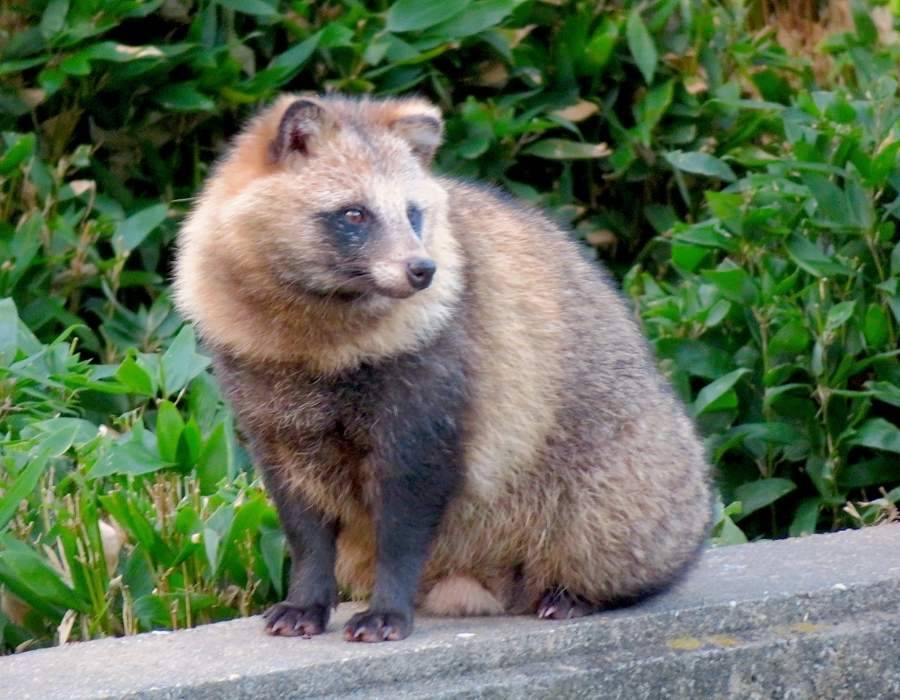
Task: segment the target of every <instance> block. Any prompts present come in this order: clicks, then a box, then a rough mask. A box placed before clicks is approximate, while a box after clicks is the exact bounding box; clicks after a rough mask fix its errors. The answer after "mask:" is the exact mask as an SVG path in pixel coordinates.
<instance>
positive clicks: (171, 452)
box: [156, 400, 184, 463]
mask: <svg viewBox="0 0 900 700" xmlns="http://www.w3.org/2000/svg"><path fill="white" fill-rule="evenodd" d="M182 430H184V419H183V418H182V417H181V414H180V413H179V412H178V409H177V408H176V407H175V404H173V403H172V402H171V401H166V400H163V401H160V402H159V409H158V410H157V413H156V444H157V447H158V450H159V456H160V457H162V458H163V459H164V460H165V461H166V462H173V463H174V462H177V461H178V440H179V439H180V438H181V431H182Z"/></svg>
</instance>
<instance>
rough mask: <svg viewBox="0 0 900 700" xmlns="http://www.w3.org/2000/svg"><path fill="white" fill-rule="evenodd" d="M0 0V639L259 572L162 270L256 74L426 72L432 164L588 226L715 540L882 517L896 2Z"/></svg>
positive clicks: (249, 520) (256, 511) (261, 507)
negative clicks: (684, 450) (441, 136)
mask: <svg viewBox="0 0 900 700" xmlns="http://www.w3.org/2000/svg"><path fill="white" fill-rule="evenodd" d="M0 7H2V14H0V132H2V140H0V192H2V201H0V207H2V211H3V216H2V218H0V299H2V301H0V603H2V604H0V651H3V650H7V651H9V650H13V649H16V648H20V649H26V648H30V647H32V646H35V645H40V644H47V643H58V642H61V641H65V640H69V639H84V638H91V637H95V636H100V635H104V634H121V633H132V632H135V631H139V630H146V629H151V628H156V627H168V628H177V627H184V626H190V625H193V624H198V623H201V622H208V621H213V620H218V619H224V618H228V617H232V616H234V615H239V614H248V613H251V612H254V611H257V610H259V609H260V608H261V607H262V606H264V605H265V604H266V603H267V602H271V601H273V600H276V599H278V598H279V597H280V596H281V595H282V593H283V589H284V585H285V575H286V567H285V551H284V538H283V535H282V533H281V531H280V529H279V527H278V524H277V518H276V516H275V513H274V510H273V508H272V507H271V505H270V504H269V503H268V501H267V499H266V498H265V495H264V494H263V492H262V490H261V488H260V486H259V484H258V482H257V481H256V480H255V477H254V475H253V472H252V469H251V467H250V464H249V461H248V459H247V456H246V453H245V452H244V451H243V449H242V448H241V445H240V438H239V435H237V434H236V432H235V428H234V425H233V421H232V415H231V413H230V411H229V409H228V407H227V406H226V405H224V403H223V401H222V397H221V394H220V391H219V388H218V386H217V384H216V382H215V380H214V378H213V377H212V376H211V375H210V374H209V373H208V371H207V365H208V362H207V360H206V358H205V357H204V356H203V354H202V349H198V348H197V346H196V342H195V338H194V335H193V333H192V332H191V330H190V329H189V328H186V327H183V324H182V321H181V319H179V318H178V316H177V315H176V314H175V313H174V312H173V310H172V307H171V303H170V300H169V297H168V295H167V280H168V276H169V263H170V260H171V250H172V243H173V240H174V237H175V232H176V230H177V226H178V222H179V221H180V219H181V217H182V216H183V215H184V213H185V212H186V210H187V209H188V207H189V206H190V201H191V197H192V196H193V195H194V194H195V192H196V191H197V188H198V187H199V185H200V183H201V182H202V181H203V179H204V178H205V177H206V175H207V173H208V171H209V168H210V164H211V163H212V162H213V161H214V159H215V158H216V156H217V155H218V154H219V153H221V151H222V148H223V147H224V145H225V142H226V140H227V138H228V136H229V135H230V134H233V133H234V132H235V130H236V129H238V128H239V126H240V124H241V122H242V121H243V120H244V119H245V118H246V117H247V116H248V115H249V114H251V113H252V112H253V110H254V108H255V106H256V105H258V104H259V103H260V102H264V101H266V100H268V99H271V98H272V97H273V96H274V95H276V94H277V93H278V92H279V91H282V90H340V91H344V92H350V93H363V92H374V93H377V94H394V93H403V92H409V91H416V92H419V93H421V94H424V95H427V96H428V97H430V98H431V99H433V100H435V101H436V102H437V103H438V104H440V106H441V107H442V108H443V110H444V111H445V114H446V118H447V145H446V146H445V147H444V148H443V150H442V151H441V154H440V157H439V162H438V167H439V168H440V169H441V170H443V171H445V172H448V173H452V174H456V175H459V176H462V177H468V178H479V179H484V180H488V181H492V182H496V183H498V184H501V185H502V186H504V187H505V188H507V189H508V190H510V191H512V192H513V193H515V194H517V195H519V196H521V197H524V198H526V199H529V200H533V201H535V202H537V203H539V204H540V205H542V206H544V207H546V208H548V209H549V210H550V211H551V213H552V214H553V215H554V216H555V217H556V218H558V219H559V220H560V221H561V222H563V223H564V224H566V225H568V226H569V227H570V228H571V229H572V231H573V235H574V236H575V237H577V238H578V239H579V240H581V241H582V242H583V244H584V245H587V246H590V247H592V248H594V249H595V250H596V251H597V254H598V257H600V258H602V259H604V260H605V261H606V262H607V264H608V265H610V266H611V267H612V269H613V270H614V271H615V272H616V273H617V275H618V276H619V278H620V279H621V280H622V282H623V286H624V289H625V291H626V293H627V294H628V295H629V296H630V297H631V298H632V300H633V302H634V306H635V310H636V313H637V314H639V316H640V318H641V319H642V321H643V323H644V326H645V328H646V329H647V332H648V334H649V337H650V338H651V341H652V343H653V345H654V347H655V349H656V352H657V355H658V357H659V359H660V362H661V364H662V366H663V368H664V370H665V371H666V372H667V374H668V375H669V376H670V377H671V378H672V381H673V383H674V385H675V387H676V389H677V391H678V392H679V394H680V395H681V396H682V397H683V398H684V400H685V402H687V403H688V405H689V406H690V407H691V410H692V411H693V413H694V415H696V417H697V420H698V422H699V424H700V426H701V429H702V431H703V433H704V436H705V437H706V439H707V444H708V447H709V451H710V455H711V458H712V460H713V461H714V463H715V465H716V474H717V479H718V483H719V485H720V487H721V494H722V499H721V504H720V505H721V507H720V513H719V516H718V522H717V526H716V531H715V533H714V535H715V539H716V541H718V542H721V543H734V542H741V541H745V540H746V539H747V538H751V539H752V538H759V537H780V536H784V535H787V534H791V535H799V534H803V533H809V532H812V531H815V530H820V531H825V530H829V529H833V528H838V527H844V526H848V525H849V526H858V525H864V524H872V523H875V522H879V521H882V520H885V519H890V518H896V516H897V510H896V505H895V504H896V503H897V501H898V500H900V489H898V484H900V429H898V427H897V424H898V416H900V366H898V361H897V354H898V350H897V338H898V323H900V289H898V279H900V243H898V236H897V233H896V226H897V219H898V216H900V199H898V191H900V161H898V150H900V130H898V120H900V100H898V86H897V76H898V75H900V49H898V43H897V35H896V34H895V33H894V24H896V19H895V17H896V14H897V13H898V12H900V6H898V4H897V3H896V2H893V4H891V5H885V6H876V5H874V4H870V3H864V2H861V1H860V2H850V3H847V2H843V1H840V0H833V1H831V2H818V3H817V2H812V1H811V2H801V3H794V2H773V1H772V0H752V1H747V2H740V1H736V0H728V1H724V2H692V1H689V0H647V1H646V2H640V3H638V2H630V1H618V2H582V1H575V2H564V1H562V0H558V1H553V2H547V1H543V2H540V1H536V0H440V1H439V2H433V1H431V0H397V2H393V3H391V2H366V3H362V2H351V1H345V2H327V3H314V2H303V1H300V0H295V1H293V2H280V1H278V0H201V1H200V2H192V1H191V0H167V1H166V2H162V1H161V0H157V1H151V2H142V1H139V0H108V1H103V2H101V1H99V0H50V1H49V2H46V1H43V0H33V1H31V0H12V1H10V0H4V2H3V3H2V5H0ZM584 303H590V302H589V300H585V302H584ZM701 507H702V506H701V505H700V504H698V508H701ZM634 508H636V509H639V508H641V504H640V503H635V504H634ZM723 585H725V584H724V583H723Z"/></svg>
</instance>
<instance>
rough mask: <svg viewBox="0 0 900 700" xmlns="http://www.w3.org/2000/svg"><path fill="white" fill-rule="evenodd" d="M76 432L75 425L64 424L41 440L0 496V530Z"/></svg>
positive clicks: (70, 444) (68, 446) (70, 442)
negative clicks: (32, 454) (23, 466)
mask: <svg viewBox="0 0 900 700" xmlns="http://www.w3.org/2000/svg"><path fill="white" fill-rule="evenodd" d="M77 433H78V426H77V425H65V426H64V427H62V428H60V429H58V430H56V431H54V432H53V433H51V434H50V435H48V436H46V437H45V438H44V439H43V440H42V441H41V443H40V447H39V448H38V449H37V451H36V452H35V454H34V456H33V457H32V458H31V459H30V460H29V461H28V464H27V465H26V466H25V468H24V469H23V470H22V471H21V472H19V474H18V475H16V477H15V478H14V479H13V481H12V484H11V485H10V486H9V488H8V489H6V492H5V493H4V494H3V496H2V497H0V531H2V530H4V529H5V528H6V526H7V525H8V524H9V521H10V520H12V518H13V516H14V515H15V514H16V511H17V510H18V508H19V504H20V503H21V502H22V501H23V500H24V499H26V498H27V497H28V496H29V495H31V493H32V492H33V491H34V489H35V487H36V486H37V483H38V481H39V480H40V478H41V474H43V473H44V469H45V468H46V467H47V465H48V464H49V463H50V460H51V459H53V458H54V457H59V456H60V455H62V454H63V453H64V452H66V451H67V450H68V449H69V448H70V447H71V446H72V442H73V441H74V440H75V436H76V434H77Z"/></svg>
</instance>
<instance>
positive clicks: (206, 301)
mask: <svg viewBox="0 0 900 700" xmlns="http://www.w3.org/2000/svg"><path fill="white" fill-rule="evenodd" d="M440 135H441V122H440V114H439V113H438V111H437V110H436V109H435V108H434V107H433V106H432V105H430V104H428V103H426V102H424V101H421V100H418V99H405V100H381V101H376V100H351V99H346V98H340V97H328V98H313V97H302V98H301V97H297V96H285V97H283V98H281V99H280V100H278V101H277V102H276V103H275V104H274V105H273V106H271V107H270V108H268V109H266V110H265V111H263V112H262V113H261V114H260V116H258V117H257V118H256V119H255V120H254V121H252V122H251V123H250V124H249V126H248V127H247V128H246V129H245V130H244V132H243V133H242V134H240V135H239V136H238V137H237V139H236V140H235V142H234V144H233V147H232V148H231V150H230V152H229V153H228V155H227V156H226V157H225V158H224V159H223V161H222V162H221V163H220V164H219V165H218V167H217V168H216V170H215V172H214V174H213V176H212V177H211V178H210V180H209V182H208V183H207V185H206V187H205V189H204V191H203V193H202V195H201V196H200V198H199V201H198V203H197V205H196V207H195V208H194V210H193V212H192V214H191V215H190V217H189V218H188V220H187V222H186V223H185V225H184V227H183V230H182V232H181V236H180V247H179V254H178V259H177V268H176V283H175V293H176V299H177V303H178V306H179V308H180V309H181V311H182V312H183V313H184V314H185V315H186V316H187V317H188V318H189V319H190V320H192V321H193V322H194V323H195V324H196V326H197V327H198V329H199V331H200V333H201V335H202V337H203V338H204V340H205V341H206V343H207V345H208V346H209V348H210V349H211V350H212V352H213V353H214V356H215V359H216V370H217V373H218V376H219V377H220V379H221V381H222V382H223V384H224V386H225V387H226V389H227V392H228V395H229V397H230V399H231V401H232V402H233V404H234V407H235V409H236V412H237V415H238V418H239V422H240V425H241V427H242V429H243V431H244V433H245V434H246V436H247V437H248V439H249V441H250V443H251V446H252V449H253V453H254V456H255V459H256V461H257V462H258V466H259V468H260V470H261V471H262V473H263V475H264V478H265V481H266V484H267V487H268V489H269V491H270V493H271V495H272V497H273V499H274V500H275V502H276V504H277V506H278V508H279V512H280V514H281V517H282V522H283V524H284V526H285V530H286V532H287V535H288V539H289V541H290V543H291V546H292V549H293V552H294V569H293V573H292V585H291V589H290V593H289V595H288V598H287V600H286V601H285V603H283V604H281V607H279V606H276V609H273V611H272V613H271V615H270V616H269V623H268V626H269V630H270V631H272V632H274V633H280V634H314V633H318V632H321V631H322V630H323V629H324V628H325V626H326V624H327V620H328V612H327V611H328V610H329V608H330V606H331V605H332V604H333V603H334V601H335V600H336V597H335V596H336V585H337V584H338V583H340V584H343V585H346V586H348V587H350V588H351V589H352V590H353V591H354V592H356V593H357V594H358V595H360V596H371V601H370V605H371V609H370V611H369V613H368V617H366V615H365V614H364V615H362V616H357V617H356V618H354V620H351V623H350V625H349V626H348V628H347V630H346V635H347V637H348V639H363V640H367V641H377V640H381V639H395V638H402V637H403V636H406V634H408V633H409V630H410V629H411V619H412V618H411V608H412V605H413V604H416V605H419V606H421V607H424V608H425V609H426V610H428V611H430V612H433V613H439V614H498V613H503V612H525V611H537V612H538V613H539V614H540V615H542V616H545V617H565V616H572V615H578V614H584V613H587V612H592V611H594V610H596V609H598V608H602V607H606V606H610V605H614V604H620V603H622V602H627V601H632V600H636V599H638V598H640V597H641V596H643V595H645V594H648V593H650V592H653V591H655V590H658V589H659V588H661V587H663V586H665V585H666V584H667V583H668V582H670V581H671V580H673V578H675V577H676V576H677V575H678V574H679V572H680V571H682V570H683V569H684V568H685V567H686V565H688V563H689V562H690V561H691V560H692V558H693V557H694V556H695V553H696V551H697V549H698V546H699V544H700V543H701V542H702V541H703V540H704V538H705V536H706V533H707V528H708V521H709V496H710V493H709V481H708V467H707V464H706V461H705V458H704V454H703V450H702V448H701V444H700V441H699V440H698V438H697V436H696V434H695V431H694V427H693V426H692V423H691V421H690V420H689V418H688V417H687V415H686V413H685V410H684V408H683V407H682V406H681V405H680V403H679V402H678V400H677V399H676V398H675V397H674V395H673V394H672V392H671V390H670V389H669V388H668V386H667V385H666V382H665V380H664V379H663V378H662V377H661V376H660V374H659V373H658V371H657V370H656V368H655V366H654V362H653V359H652V357H651V354H650V352H649V350H648V347H647V345H646V343H645V341H644V339H643V338H642V335H641V332H640V329H639V327H638V326H637V324H636V323H635V322H634V320H633V319H632V318H631V315H630V314H629V311H628V309H627V307H626V305H625V303H624V302H623V301H622V299H621V298H620V297H619V295H618V294H617V292H616V291H615V288H614V285H613V283H612V282H611V281H610V280H609V279H608V278H607V276H606V275H605V274H604V273H603V272H602V271H601V270H600V269H599V268H598V266H597V265H596V264H593V263H591V262H588V261H587V260H586V259H585V258H584V256H583V255H582V253H581V251H580V250H579V249H578V246H577V245H576V244H574V243H573V242H572V241H571V240H570V239H569V236H568V235H567V234H566V233H565V232H564V231H562V230H560V228H559V227H557V226H556V225H555V224H553V223H551V222H550V221H549V220H548V219H547V218H546V217H545V216H543V215H542V214H541V213H539V212H538V211H536V210H535V209H533V208H532V207H530V206H528V205H526V204H523V203H521V202H518V201H516V200H513V199H510V198H508V197H506V196H504V195H502V194H500V193H498V192H495V191H492V190H490V189H487V188H484V187H480V186H474V185H471V184H466V183H463V182H458V181H455V180H451V179H446V178H442V177H438V176H436V175H434V174H432V173H431V171H430V167H429V165H430V160H431V157H432V155H433V153H434V150H435V149H436V148H437V146H438V144H439V142H440ZM410 261H413V262H410ZM422 261H425V262H422ZM426 263H427V266H428V271H429V272H428V274H429V275H430V274H431V273H432V272H433V278H432V277H430V276H428V275H425V276H426V277H428V279H424V278H423V277H422V275H419V276H413V272H411V270H413V268H412V267H411V266H412V265H414V264H415V265H420V266H422V265H426ZM423 269H424V268H423ZM423 284H424V285H425V286H424V287H422V286H421V285H423ZM420 287H421V288H420ZM335 572H336V580H335Z"/></svg>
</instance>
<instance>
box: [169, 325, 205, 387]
mask: <svg viewBox="0 0 900 700" xmlns="http://www.w3.org/2000/svg"><path fill="white" fill-rule="evenodd" d="M196 347H197V343H196V340H195V338H194V329H193V328H191V326H189V325H185V326H183V327H182V329H181V331H179V333H178V335H177V336H175V340H173V341H172V344H171V345H170V346H169V348H168V349H167V350H166V352H165V354H163V356H162V359H161V362H160V373H161V375H162V376H161V381H160V384H161V385H162V387H163V391H164V393H165V395H166V396H172V395H173V394H176V393H177V392H179V391H181V390H182V389H183V388H184V387H185V386H187V384H188V383H189V382H190V381H191V380H192V379H193V378H194V377H196V376H197V375H198V374H200V373H201V372H202V371H203V370H205V369H206V368H207V367H208V366H209V358H208V357H204V356H203V355H201V354H199V353H198V352H197V351H196Z"/></svg>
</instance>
